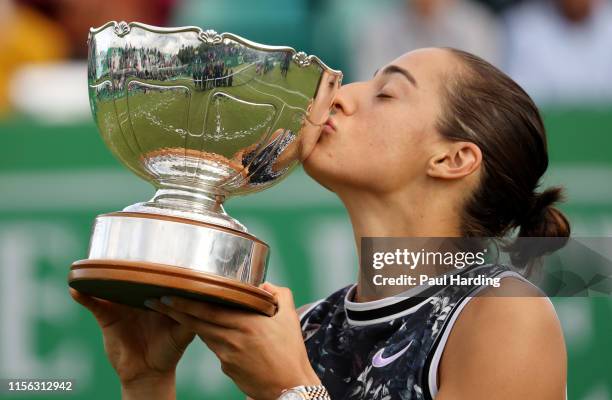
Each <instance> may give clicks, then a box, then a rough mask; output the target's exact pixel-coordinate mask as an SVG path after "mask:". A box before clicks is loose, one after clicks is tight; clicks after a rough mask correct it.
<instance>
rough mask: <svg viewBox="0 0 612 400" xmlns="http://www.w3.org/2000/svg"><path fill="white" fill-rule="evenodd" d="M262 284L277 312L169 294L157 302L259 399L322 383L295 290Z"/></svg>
mask: <svg viewBox="0 0 612 400" xmlns="http://www.w3.org/2000/svg"><path fill="white" fill-rule="evenodd" d="M262 288H263V289H264V290H266V291H268V292H270V293H272V294H273V295H274V296H275V297H276V300H277V302H278V312H277V313H276V315H274V316H273V317H267V316H264V315H260V314H255V313H251V312H247V311H242V310H236V309H230V308H227V307H223V306H219V305H214V304H211V303H203V302H197V301H193V300H188V299H183V298H177V297H168V298H167V297H163V298H162V302H158V301H156V302H155V303H154V304H153V305H152V306H151V307H152V308H154V309H155V310H157V311H159V312H161V313H164V314H166V315H168V316H169V317H171V318H173V319H174V320H175V321H178V322H180V323H181V324H182V325H183V326H185V327H187V328H189V329H191V330H193V331H194V332H195V333H196V334H197V335H198V336H199V337H200V339H202V340H203V341H204V342H205V343H206V344H207V345H208V347H209V348H210V349H211V350H212V351H213V352H214V353H215V354H216V355H217V357H218V358H219V360H220V361H221V368H222V370H223V372H224V373H225V374H226V375H228V376H229V377H230V378H232V380H233V381H234V382H235V383H236V385H237V386H238V387H239V388H240V390H242V391H243V392H244V393H245V394H247V395H248V396H249V397H252V398H253V399H257V400H267V399H270V400H272V399H276V398H278V396H280V394H281V391H282V390H283V389H288V388H292V387H295V386H299V385H319V384H320V380H319V378H318V377H317V375H316V374H315V372H314V370H313V369H312V367H311V366H310V362H309V361H308V356H307V354H306V347H305V346H304V341H303V339H302V332H301V329H300V321H299V318H298V316H297V313H296V311H295V305H294V303H293V296H292V294H291V291H290V290H289V289H287V288H281V287H277V286H274V285H272V284H269V283H264V284H263V286H262Z"/></svg>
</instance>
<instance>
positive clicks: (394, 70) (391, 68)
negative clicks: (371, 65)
mask: <svg viewBox="0 0 612 400" xmlns="http://www.w3.org/2000/svg"><path fill="white" fill-rule="evenodd" d="M378 71H379V70H376V72H374V76H376V74H378ZM382 74H383V75H389V74H401V75H403V76H404V77H405V78H406V79H408V80H409V81H410V83H412V84H413V85H414V86H415V87H418V85H417V81H416V79H414V76H412V74H411V73H410V72H409V71H408V70H407V69H404V68H402V67H399V66H397V65H394V64H391V65H388V66H386V67H385V68H383V70H382Z"/></svg>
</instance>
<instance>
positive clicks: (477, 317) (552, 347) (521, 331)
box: [439, 278, 566, 399]
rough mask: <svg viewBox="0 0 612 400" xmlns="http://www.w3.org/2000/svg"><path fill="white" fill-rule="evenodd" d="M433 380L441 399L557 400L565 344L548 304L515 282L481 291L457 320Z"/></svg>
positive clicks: (563, 372)
mask: <svg viewBox="0 0 612 400" xmlns="http://www.w3.org/2000/svg"><path fill="white" fill-rule="evenodd" d="M439 376H440V396H441V397H440V398H441V399H444V398H445V397H443V396H444V393H448V392H449V391H451V392H454V393H461V394H465V396H466V397H468V398H474V399H480V398H487V395H488V396H489V397H490V395H491V394H492V393H495V394H496V398H498V399H506V398H508V399H516V398H539V399H563V398H564V390H565V379H566V353H565V343H564V340H563V333H562V331H561V326H560V323H559V320H558V318H557V315H556V313H555V310H554V307H553V305H552V303H551V302H550V300H549V299H548V298H547V297H543V296H542V293H541V292H540V291H539V290H538V289H536V288H534V287H533V286H532V285H530V284H529V283H526V282H523V281H521V280H519V279H516V278H505V279H503V280H502V284H501V285H500V286H499V287H498V288H488V289H486V290H484V291H483V292H481V294H480V295H479V296H478V297H475V298H473V299H472V300H471V301H470V302H469V303H468V304H467V305H466V306H465V309H464V310H463V312H462V313H461V315H460V316H459V317H458V319H457V322H456V324H455V326H454V328H453V330H452V332H451V333H450V336H449V339H448V343H447V345H446V348H445V350H444V354H443V356H442V360H441V363H440V369H439ZM475 383H478V384H477V385H476V384H475ZM504 396H505V397H504Z"/></svg>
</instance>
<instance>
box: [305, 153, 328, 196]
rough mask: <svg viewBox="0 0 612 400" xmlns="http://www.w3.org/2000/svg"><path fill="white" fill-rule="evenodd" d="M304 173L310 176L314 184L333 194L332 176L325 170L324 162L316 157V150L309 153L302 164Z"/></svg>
mask: <svg viewBox="0 0 612 400" xmlns="http://www.w3.org/2000/svg"><path fill="white" fill-rule="evenodd" d="M302 165H303V167H304V171H305V172H306V174H308V176H310V177H311V178H312V179H313V180H314V181H315V182H317V183H318V184H319V185H321V186H323V187H324V188H326V189H327V190H329V191H332V192H335V190H334V189H333V186H334V185H333V181H334V179H333V176H332V174H330V171H329V170H328V169H326V168H325V163H324V160H321V159H319V158H318V157H317V150H316V147H315V149H314V150H313V151H312V152H311V153H310V155H309V156H308V158H306V159H305V160H304V162H303V164H302Z"/></svg>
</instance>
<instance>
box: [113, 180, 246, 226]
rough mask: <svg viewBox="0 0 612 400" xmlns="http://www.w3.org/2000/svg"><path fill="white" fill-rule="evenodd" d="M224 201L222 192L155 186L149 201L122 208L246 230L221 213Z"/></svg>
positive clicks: (223, 210) (125, 210)
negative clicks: (155, 189) (155, 188)
mask: <svg viewBox="0 0 612 400" xmlns="http://www.w3.org/2000/svg"><path fill="white" fill-rule="evenodd" d="M224 201H225V195H223V194H220V193H214V192H212V191H211V192H207V191H203V190H194V187H182V186H173V187H169V186H166V187H162V188H159V189H158V190H157V192H155V195H154V196H153V198H152V199H151V200H149V201H147V202H144V203H137V204H133V205H131V206H128V207H126V208H124V209H123V211H124V212H139V213H147V214H151V213H152V214H161V215H168V216H172V217H179V218H187V219H192V220H195V221H201V222H205V223H208V224H213V225H219V226H222V227H225V228H230V229H234V230H236V231H239V232H247V229H246V227H245V226H244V225H242V224H241V223H240V222H239V221H238V220H236V219H234V218H232V217H230V216H229V215H228V214H227V213H226V212H225V209H224V208H223V202H224Z"/></svg>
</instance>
